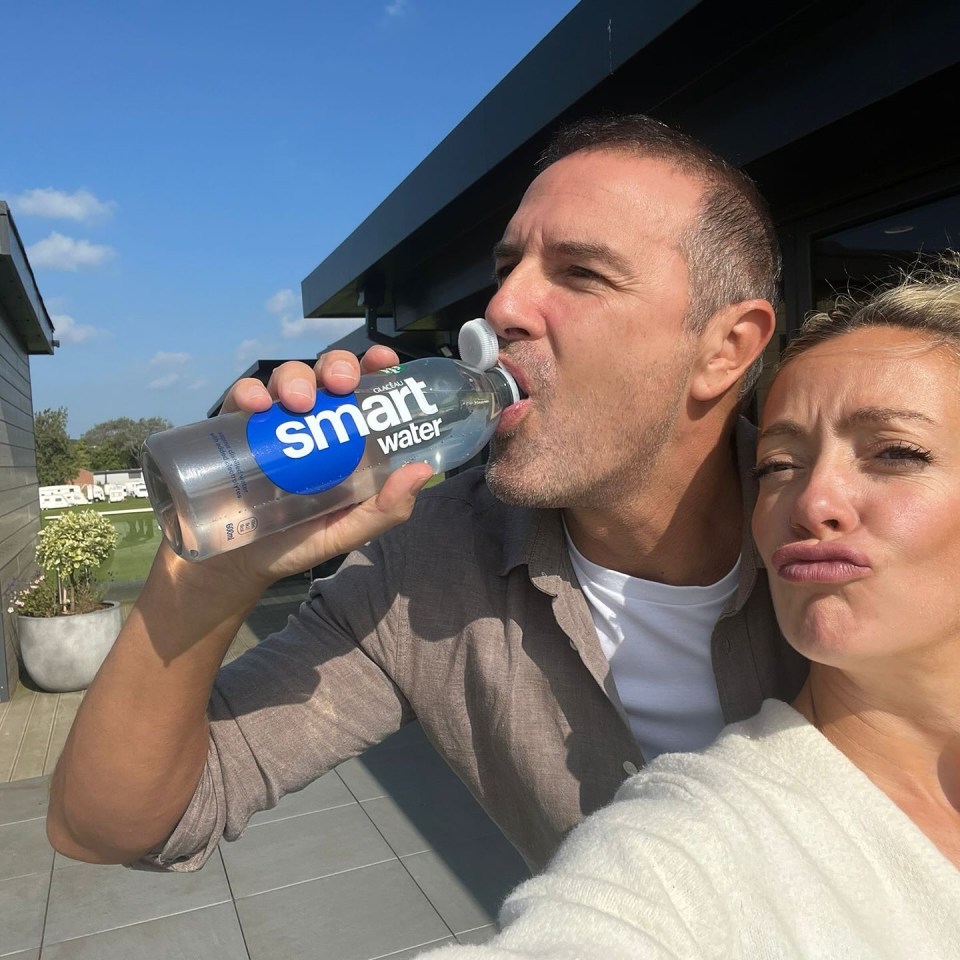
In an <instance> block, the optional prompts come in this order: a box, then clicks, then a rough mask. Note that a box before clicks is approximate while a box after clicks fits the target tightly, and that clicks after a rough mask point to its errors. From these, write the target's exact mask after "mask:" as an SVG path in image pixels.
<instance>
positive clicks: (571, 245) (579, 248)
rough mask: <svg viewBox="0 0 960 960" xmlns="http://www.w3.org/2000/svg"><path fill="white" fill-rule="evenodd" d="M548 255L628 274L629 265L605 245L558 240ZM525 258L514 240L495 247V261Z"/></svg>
mask: <svg viewBox="0 0 960 960" xmlns="http://www.w3.org/2000/svg"><path fill="white" fill-rule="evenodd" d="M546 247H547V254H548V255H549V256H553V257H563V258H565V259H569V260H585V261H587V262H588V263H603V264H606V265H607V266H608V267H610V268H611V269H613V270H615V271H617V272H618V273H628V272H629V265H628V263H627V261H626V260H624V259H623V257H621V256H620V254H618V253H617V252H616V251H614V250H613V249H612V248H611V247H608V246H607V245H606V244H604V243H590V242H588V241H580V240H558V241H557V242H555V243H548V244H547V245H546ZM522 257H523V247H522V246H521V245H520V244H519V243H514V242H513V241H512V240H500V241H499V242H498V243H495V244H494V245H493V259H494V260H495V261H500V260H505V261H508V262H509V261H518V260H520V259H521V258H522Z"/></svg>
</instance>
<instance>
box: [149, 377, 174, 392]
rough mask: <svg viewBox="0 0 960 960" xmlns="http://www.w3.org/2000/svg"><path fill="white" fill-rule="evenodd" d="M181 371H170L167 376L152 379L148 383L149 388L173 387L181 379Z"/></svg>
mask: <svg viewBox="0 0 960 960" xmlns="http://www.w3.org/2000/svg"><path fill="white" fill-rule="evenodd" d="M180 379H181V378H180V374H179V373H168V374H166V375H165V376H162V377H157V379H156V380H151V381H150V382H149V383H148V384H147V389H148V390H166V389H167V388H168V387H172V386H173V385H174V384H176V383H178V382H179V381H180Z"/></svg>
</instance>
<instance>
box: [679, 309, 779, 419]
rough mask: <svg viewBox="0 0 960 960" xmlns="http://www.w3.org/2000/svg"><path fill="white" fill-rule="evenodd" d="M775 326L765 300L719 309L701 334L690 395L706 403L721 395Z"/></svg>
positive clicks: (773, 315) (759, 352) (748, 363)
mask: <svg viewBox="0 0 960 960" xmlns="http://www.w3.org/2000/svg"><path fill="white" fill-rule="evenodd" d="M776 326H777V317H776V314H775V313H774V311H773V307H772V306H771V305H770V303H769V302H768V301H766V300H743V301H741V302H740V303H731V304H730V305H729V306H726V307H723V308H722V309H720V310H718V311H717V312H716V313H715V314H714V315H713V316H712V317H711V318H710V320H709V321H708V323H707V328H706V330H704V332H703V333H702V334H701V336H700V351H699V357H698V363H697V365H696V369H695V370H694V376H693V381H692V383H691V389H690V393H691V396H692V397H693V398H694V399H695V400H700V401H704V402H709V401H712V400H716V399H717V397H720V396H722V395H723V394H724V393H725V392H726V391H727V390H729V389H730V387H732V386H733V385H734V384H735V383H736V382H737V381H738V380H739V379H740V378H741V377H742V376H743V375H744V374H745V373H746V372H747V370H748V369H749V368H750V365H751V364H752V363H753V361H754V360H756V359H757V357H759V356H760V354H761V353H763V350H764V347H766V345H767V344H768V343H769V342H770V338H771V337H772V336H773V331H774V330H775V329H776Z"/></svg>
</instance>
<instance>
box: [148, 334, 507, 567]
mask: <svg viewBox="0 0 960 960" xmlns="http://www.w3.org/2000/svg"><path fill="white" fill-rule="evenodd" d="M463 330H464V331H466V333H463V334H462V335H461V338H460V350H461V356H463V357H464V359H465V360H467V361H469V362H461V361H457V360H449V359H446V358H444V357H431V358H428V359H425V360H414V361H412V362H410V363H406V364H402V365H400V366H397V367H389V368H387V369H385V370H381V371H380V372H378V373H373V374H369V375H366V376H364V377H361V378H360V385H359V386H358V388H357V390H356V392H355V393H353V394H349V395H347V396H337V395H333V394H328V393H325V392H323V391H318V393H317V402H316V404H315V405H314V407H313V410H311V411H310V412H309V413H305V414H300V413H292V412H290V411H289V410H287V409H286V408H285V407H283V406H282V405H281V404H280V403H275V404H274V405H273V407H271V408H270V409H269V410H267V411H264V412H263V413H255V414H249V413H239V412H238V413H228V414H224V415H222V416H219V417H215V418H213V419H211V420H205V421H202V422H200V423H194V424H191V425H189V426H185V427H175V428H174V429H172V430H164V431H163V432H162V433H155V434H154V435H153V436H151V437H149V438H148V439H147V441H146V443H145V445H144V449H143V456H142V460H141V463H142V467H143V478H144V480H145V481H146V485H147V490H148V492H149V494H150V502H151V504H152V506H153V509H154V512H155V513H156V515H157V519H158V521H159V523H160V527H161V529H162V530H163V533H164V536H165V537H166V539H167V541H168V542H169V544H170V545H171V547H173V549H174V550H175V551H176V552H177V553H178V554H180V555H181V556H183V557H186V558H187V559H190V560H202V559H204V558H205V557H210V556H213V555H214V554H218V553H223V552H225V551H227V550H233V549H234V548H236V547H241V546H244V545H245V544H247V543H251V542H253V541H254V540H257V539H258V538H260V537H265V536H267V535H269V534H271V533H276V532H277V531H279V530H285V529H286V528H288V527H291V526H293V525H294V524H297V523H301V522H303V521H304V520H309V519H311V518H312V517H317V516H320V515H321V514H324V513H329V512H330V511H333V510H337V509H339V508H341V507H345V506H349V505H350V504H353V503H359V502H360V501H361V500H366V499H367V498H368V497H371V496H373V495H374V494H375V493H376V492H377V491H378V490H379V489H380V487H381V486H383V483H384V481H385V480H386V479H387V477H388V476H389V475H390V473H392V472H393V471H394V470H396V469H397V468H398V467H401V466H403V465H404V464H407V463H413V462H415V461H425V462H427V463H429V464H430V466H431V467H432V468H433V471H434V473H442V472H443V471H445V470H449V469H452V468H453V467H456V466H459V465H460V464H462V463H465V462H466V461H467V460H469V459H470V458H471V457H473V456H475V455H476V454H477V453H479V452H480V451H481V450H482V449H483V447H484V446H486V444H487V442H488V441H489V440H490V438H491V436H492V435H493V432H494V430H495V429H496V425H497V421H498V420H499V418H500V414H501V412H502V411H503V410H504V409H505V408H506V407H508V406H509V405H510V404H511V403H514V402H516V401H517V400H518V399H519V397H520V393H519V390H518V388H517V385H516V382H515V381H514V380H513V378H512V377H511V376H510V374H509V373H507V371H505V370H504V369H502V368H501V367H492V368H491V369H477V368H478V367H486V366H490V365H491V364H493V363H496V358H497V340H496V335H495V334H493V332H492V331H491V330H490V328H489V327H487V326H486V323H485V321H483V320H480V321H476V320H472V321H470V323H469V324H465V325H464V327H463Z"/></svg>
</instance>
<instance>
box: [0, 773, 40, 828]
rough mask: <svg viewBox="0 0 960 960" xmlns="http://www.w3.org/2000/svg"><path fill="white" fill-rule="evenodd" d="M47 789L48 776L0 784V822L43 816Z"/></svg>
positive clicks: (14, 821) (12, 821) (16, 821)
mask: <svg viewBox="0 0 960 960" xmlns="http://www.w3.org/2000/svg"><path fill="white" fill-rule="evenodd" d="M49 791H50V778H49V777H34V778H33V779H32V780H15V781H14V782H13V783H3V784H0V824H4V823H19V822H20V821H21V820H34V819H36V818H38V817H45V816H46V815H47V794H48V793H49Z"/></svg>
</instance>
